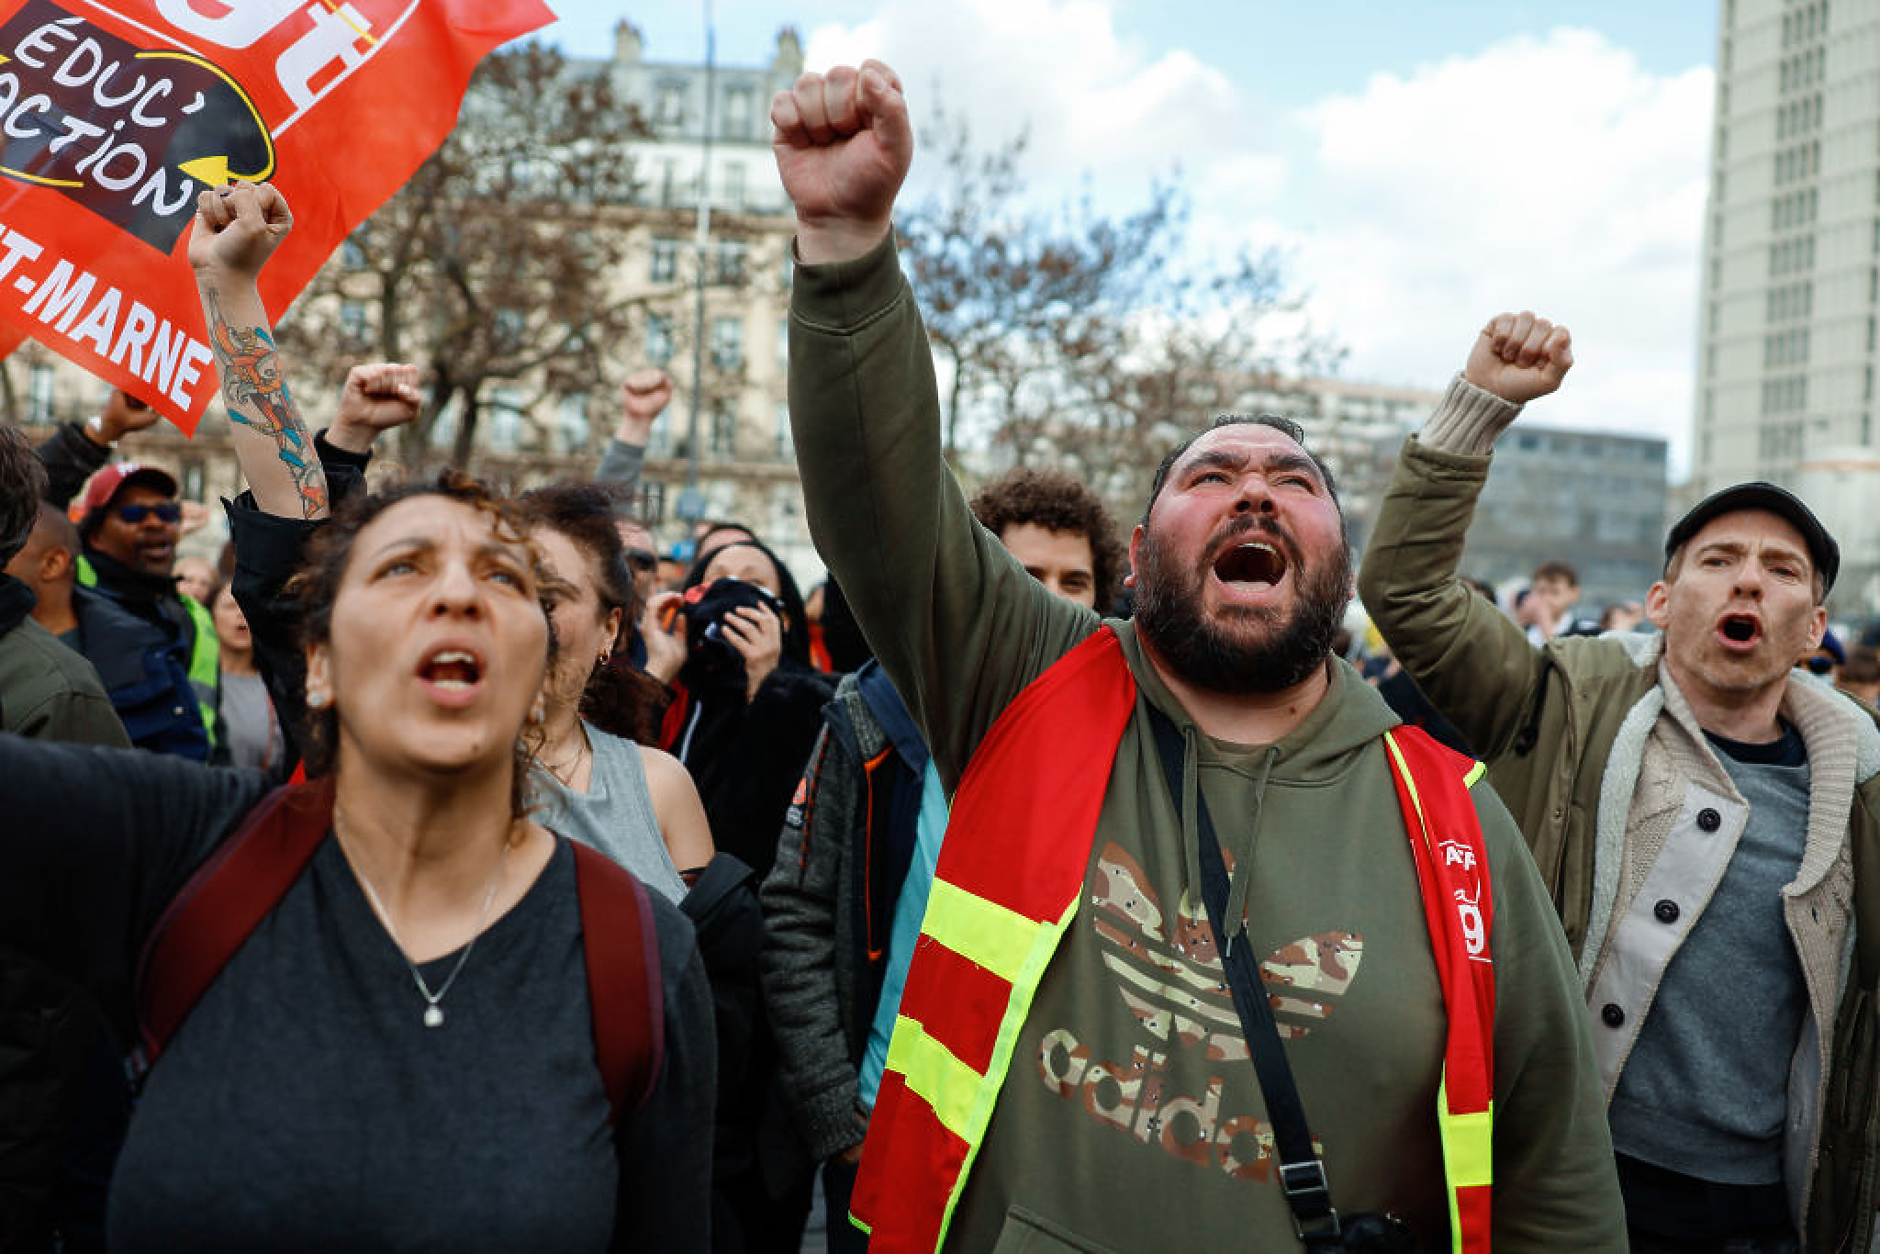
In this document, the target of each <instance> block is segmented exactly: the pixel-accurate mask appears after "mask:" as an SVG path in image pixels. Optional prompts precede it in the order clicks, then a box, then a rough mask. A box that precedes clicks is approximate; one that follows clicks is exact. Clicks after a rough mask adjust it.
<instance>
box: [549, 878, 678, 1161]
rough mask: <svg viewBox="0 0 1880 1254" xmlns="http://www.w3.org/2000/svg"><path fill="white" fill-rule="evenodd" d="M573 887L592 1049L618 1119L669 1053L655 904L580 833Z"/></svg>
mask: <svg viewBox="0 0 1880 1254" xmlns="http://www.w3.org/2000/svg"><path fill="white" fill-rule="evenodd" d="M569 843H570V844H571V845H572V846H573V848H574V876H575V886H576V891H577V893H578V894H579V895H580V900H581V944H582V948H583V949H584V950H585V951H586V956H587V978H588V1008H589V1009H588V1013H589V1014H590V1015H591V1016H592V1017H593V1020H594V1056H595V1058H596V1059H597V1060H598V1062H599V1064H600V1069H601V1083H602V1084H603V1085H604V1086H605V1087H606V1089H607V1105H608V1107H609V1108H610V1109H611V1111H612V1114H613V1122H614V1124H615V1125H616V1126H618V1125H619V1123H620V1117H621V1115H622V1114H623V1113H625V1114H628V1115H632V1114H636V1113H638V1112H639V1110H640V1108H641V1107H643V1106H645V1105H646V1100H647V1098H649V1097H651V1096H652V1094H653V1086H654V1085H655V1084H657V1083H658V1082H659V1073H660V1071H661V1069H662V1068H663V1066H664V1064H665V1061H666V1004H665V1002H666V994H665V981H664V980H663V979H662V977H661V975H660V969H659V936H658V934H657V932H656V931H655V929H654V925H653V904H652V902H651V901H649V900H648V899H647V895H646V885H644V884H642V883H641V882H640V880H639V878H638V877H637V876H635V875H634V874H632V873H631V872H629V871H628V870H626V868H624V867H622V866H620V865H619V864H618V863H616V862H613V861H612V860H610V859H609V858H608V857H607V855H605V854H602V853H598V852H596V851H595V850H593V849H590V848H588V847H587V846H586V845H583V844H581V843H579V842H577V841H571V842H569Z"/></svg>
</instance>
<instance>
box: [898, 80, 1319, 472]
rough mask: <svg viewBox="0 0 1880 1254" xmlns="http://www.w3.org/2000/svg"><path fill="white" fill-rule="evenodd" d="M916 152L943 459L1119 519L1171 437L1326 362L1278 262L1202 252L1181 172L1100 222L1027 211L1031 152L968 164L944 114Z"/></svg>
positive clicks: (917, 267) (1092, 211) (914, 224)
mask: <svg viewBox="0 0 1880 1254" xmlns="http://www.w3.org/2000/svg"><path fill="white" fill-rule="evenodd" d="M922 145H923V148H924V149H926V150H927V151H930V152H937V153H938V154H939V161H938V164H939V167H940V168H941V169H942V171H943V174H942V176H941V181H940V183H939V185H938V186H937V187H936V188H935V190H933V191H931V192H930V193H928V194H927V195H926V196H924V197H923V198H921V199H919V200H918V201H917V202H916V203H915V204H914V205H913V206H911V208H908V209H906V210H904V211H903V212H902V213H901V214H900V215H899V218H898V225H899V228H900V230H901V233H902V249H903V255H904V258H905V260H906V264H907V266H908V269H909V272H910V277H911V279H912V281H913V286H914V290H915V292H916V293H917V294H918V296H919V298H920V300H921V302H922V306H923V313H924V315H925V317H926V320H927V327H928V335H929V338H930V339H931V341H932V342H933V344H934V345H935V346H936V348H937V349H938V350H939V351H940V352H941V353H943V354H944V355H945V356H946V358H947V359H948V361H949V364H950V365H951V366H952V375H953V377H952V383H951V387H950V389H949V395H948V398H947V416H946V445H947V451H948V455H949V456H955V457H956V456H957V453H958V450H959V448H960V447H961V444H962V443H963V442H965V441H967V440H968V439H982V440H986V441H989V442H990V443H991V444H992V445H994V446H997V447H999V448H1001V449H1003V450H1004V451H1005V452H1007V453H1008V454H1009V455H1010V457H1011V458H1012V459H1013V460H1014V461H1016V462H1019V463H1025V462H1027V461H1032V460H1036V459H1039V458H1045V459H1048V460H1051V461H1054V462H1056V463H1058V464H1061V465H1064V466H1065V467H1066V468H1068V469H1072V470H1074V471H1076V472H1077V473H1079V474H1081V475H1082V476H1083V477H1084V478H1085V479H1086V480H1087V481H1088V482H1090V483H1091V484H1092V485H1093V486H1095V487H1097V488H1098V490H1100V491H1102V492H1103V493H1104V494H1105V495H1107V496H1109V497H1111V498H1112V499H1113V500H1114V501H1116V502H1118V503H1119V504H1124V505H1126V506H1129V507H1133V506H1134V505H1135V503H1136V502H1138V501H1140V499H1141V496H1142V494H1143V492H1145V491H1146V489H1147V486H1148V480H1149V476H1150V474H1151V473H1152V472H1153V470H1154V467H1155V463H1156V460H1157V458H1158V457H1159V455H1160V453H1161V451H1162V450H1163V449H1164V448H1165V447H1166V446H1167V445H1168V444H1169V443H1170V442H1171V441H1172V440H1173V439H1174V438H1175V437H1176V435H1177V434H1178V433H1180V432H1184V431H1187V430H1191V429H1193V428H1194V427H1195V426H1198V425H1200V424H1201V423H1204V422H1206V421H1207V420H1208V419H1209V418H1211V417H1212V416H1213V415H1214V414H1217V413H1221V412H1225V411H1228V410H1231V409H1234V408H1236V407H1237V406H1239V405H1240V404H1242V402H1243V401H1244V399H1245V398H1246V397H1248V396H1250V395H1274V394H1284V393H1285V392H1286V391H1288V390H1289V389H1290V388H1291V387H1292V386H1293V384H1294V382H1295V381H1296V380H1298V379H1299V378H1300V377H1301V376H1303V375H1305V374H1308V373H1311V372H1315V371H1320V370H1323V369H1326V368H1329V366H1330V365H1331V364H1332V363H1333V362H1335V361H1336V360H1337V357H1338V353H1337V350H1336V349H1335V347H1334V346H1333V345H1332V343H1331V342H1330V341H1329V340H1328V339H1327V338H1325V337H1324V336H1322V335H1320V334H1318V333H1317V332H1315V331H1314V330H1312V328H1311V327H1310V326H1309V324H1308V323H1307V322H1306V320H1305V318H1304V317H1303V314H1302V312H1301V297H1300V295H1299V294H1298V293H1297V292H1295V291H1293V290H1292V289H1291V288H1290V287H1289V285H1288V284H1287V282H1286V279H1285V273H1284V268H1283V265H1282V261H1281V258H1280V257H1279V256H1278V255H1277V254H1276V253H1274V252H1271V251H1269V252H1265V253H1255V252H1252V251H1249V250H1245V249H1242V250H1239V251H1236V252H1234V253H1232V254H1230V255H1228V256H1227V257H1226V259H1225V260H1224V261H1222V260H1220V259H1217V258H1216V257H1214V256H1212V255H1211V254H1208V253H1207V251H1206V250H1204V249H1202V248H1200V247H1198V246H1197V245H1196V242H1195V241H1194V239H1193V236H1192V234H1191V232H1190V223H1191V212H1192V206H1191V202H1190V199H1189V197H1188V195H1187V193H1186V191H1185V189H1184V187H1183V184H1182V181H1181V178H1180V176H1179V174H1172V175H1170V176H1169V177H1167V178H1165V179H1160V180H1157V181H1155V182H1153V183H1152V184H1151V186H1150V188H1149V195H1148V200H1147V203H1146V204H1145V205H1144V206H1143V207H1142V208H1140V209H1138V210H1136V211H1135V212H1132V213H1128V214H1124V215H1120V216H1111V215H1108V214H1105V213H1102V212H1100V211H1098V210H1097V208H1096V207H1095V206H1094V204H1093V203H1092V202H1091V200H1090V198H1089V197H1088V196H1085V197H1084V198H1082V199H1081V200H1078V201H1076V202H1074V203H1072V204H1069V205H1067V206H1064V207H1061V208H1059V209H1057V210H1054V211H1053V210H1041V209H1039V208H1037V207H1035V206H1032V205H1029V204H1027V203H1026V202H1025V200H1024V199H1023V171H1024V164H1025V152H1026V147H1027V140H1026V137H1025V136H1024V135H1023V134H1021V135H1019V136H1017V137H1016V138H1014V139H1012V140H1009V141H1007V142H1006V143H1005V144H1003V145H1001V146H999V147H997V148H995V149H992V150H990V151H985V150H981V149H979V148H976V147H975V146H974V144H973V142H972V139H971V136H970V135H969V133H968V129H967V127H966V125H965V124H964V122H963V121H961V120H959V119H957V118H955V117H953V116H951V115H948V114H946V113H944V112H942V113H941V114H940V115H939V117H938V119H937V121H936V123H935V124H934V126H933V127H931V128H930V134H928V135H925V136H923V138H922Z"/></svg>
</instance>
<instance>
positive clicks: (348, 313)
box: [339, 300, 370, 340]
mask: <svg viewBox="0 0 1880 1254" xmlns="http://www.w3.org/2000/svg"><path fill="white" fill-rule="evenodd" d="M367 322H368V320H367V318H366V304H365V302H364V301H361V300H343V301H341V302H340V303H339V325H340V329H341V330H342V331H344V332H345V333H346V338H347V339H351V340H363V339H365V338H366V335H367V334H368V332H369V330H370V328H369V326H368V324H367Z"/></svg>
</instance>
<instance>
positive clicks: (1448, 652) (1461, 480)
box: [1358, 381, 1546, 761]
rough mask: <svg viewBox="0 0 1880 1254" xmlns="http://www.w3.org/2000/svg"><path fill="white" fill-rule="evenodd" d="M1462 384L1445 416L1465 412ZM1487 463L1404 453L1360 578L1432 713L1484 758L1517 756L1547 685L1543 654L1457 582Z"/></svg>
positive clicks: (1415, 445) (1413, 443)
mask: <svg viewBox="0 0 1880 1254" xmlns="http://www.w3.org/2000/svg"><path fill="white" fill-rule="evenodd" d="M1458 387H1467V385H1466V384H1462V383H1460V381H1458V383H1457V385H1455V386H1452V387H1451V389H1450V394H1449V396H1446V397H1445V398H1444V400H1443V403H1442V406H1440V407H1439V408H1438V411H1437V417H1436V418H1433V419H1432V422H1433V423H1435V422H1437V421H1439V420H1440V419H1441V418H1442V417H1443V416H1444V411H1445V409H1446V408H1448V407H1451V406H1452V405H1454V404H1456V403H1458V402H1457V401H1456V399H1455V398H1456V396H1457V389H1458ZM1487 478H1488V457H1487V456H1486V455H1481V456H1476V455H1470V454H1466V453H1458V452H1446V451H1443V450H1441V449H1438V448H1434V447H1431V446H1430V445H1428V444H1426V443H1424V442H1423V440H1421V439H1419V438H1418V437H1417V436H1411V437H1410V438H1409V440H1407V441H1406V442H1405V444H1404V450H1403V456H1402V457H1401V458H1399V459H1398V462H1397V471H1396V474H1395V475H1394V476H1393V477H1392V479H1391V483H1390V488H1389V490H1388V491H1386V492H1385V494H1384V499H1383V501H1382V502H1381V503H1380V504H1379V506H1378V511H1377V523H1376V525H1375V526H1374V527H1373V528H1372V536H1371V543H1370V546H1369V547H1368V548H1367V549H1366V550H1365V554H1364V564H1363V565H1362V566H1361V567H1360V568H1359V571H1358V595H1359V596H1360V597H1361V598H1362V599H1363V601H1364V608H1365V612H1366V613H1368V614H1369V615H1370V616H1371V621H1372V622H1373V623H1375V624H1376V626H1377V630H1378V633H1379V634H1380V635H1382V636H1383V637H1384V642H1385V643H1386V644H1388V645H1389V646H1390V651H1391V653H1392V654H1394V655H1395V656H1396V658H1397V660H1398V661H1399V662H1401V663H1402V664H1403V668H1404V669H1405V670H1406V671H1408V672H1409V673H1410V677H1411V678H1412V679H1414V680H1416V684H1417V687H1418V688H1420V689H1422V690H1423V693H1424V695H1425V696H1427V697H1428V698H1429V699H1430V702H1431V704H1433V705H1435V707H1436V708H1437V709H1438V710H1441V711H1442V713H1443V717H1445V718H1447V719H1448V720H1449V721H1450V722H1451V723H1454V724H1455V726H1456V730H1458V731H1460V732H1461V733H1462V734H1463V736H1464V737H1465V738H1466V739H1467V740H1468V742H1469V744H1470V745H1471V746H1472V747H1473V748H1474V750H1475V752H1476V753H1477V754H1478V755H1480V756H1481V757H1482V758H1484V759H1486V760H1489V761H1493V760H1495V759H1496V758H1499V757H1501V756H1502V755H1503V754H1504V753H1505V752H1506V751H1507V749H1508V748H1509V746H1510V744H1511V742H1512V741H1513V739H1514V737H1515V735H1516V734H1517V733H1518V732H1519V731H1520V729H1521V727H1522V726H1523V724H1524V722H1525V721H1526V719H1527V716H1528V713H1529V711H1530V708H1531V707H1532V704H1533V701H1534V698H1535V694H1536V693H1537V691H1538V690H1539V687H1540V684H1541V681H1542V679H1543V678H1544V676H1545V669H1546V668H1545V664H1544V661H1543V658H1542V654H1541V651H1540V650H1539V649H1537V648H1536V647H1535V646H1534V645H1533V644H1531V643H1529V641H1528V638H1527V636H1526V634H1525V633H1523V632H1522V630H1521V628H1520V627H1518V626H1516V625H1515V623H1514V622H1513V621H1512V620H1510V619H1509V618H1508V617H1507V615H1505V614H1503V613H1502V612H1501V611H1500V610H1499V609H1498V608H1496V607H1495V606H1494V605H1492V604H1490V603H1489V602H1488V601H1486V600H1484V599H1483V598H1482V597H1480V596H1479V595H1477V594H1476V593H1474V592H1473V591H1471V590H1470V589H1469V587H1468V585H1466V584H1464V583H1463V582H1462V581H1461V579H1459V578H1458V570H1457V568H1458V567H1459V566H1460V564H1461V562H1462V543H1463V537H1464V534H1465V533H1466V532H1467V531H1468V529H1469V520H1470V519H1471V518H1472V517H1473V516H1474V514H1475V500H1476V496H1477V495H1478V494H1479V493H1480V492H1481V490H1482V484H1483V483H1484V482H1485V481H1486V480H1487Z"/></svg>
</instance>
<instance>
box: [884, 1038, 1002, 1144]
mask: <svg viewBox="0 0 1880 1254" xmlns="http://www.w3.org/2000/svg"><path fill="white" fill-rule="evenodd" d="M887 1069H888V1070H889V1071H893V1072H897V1073H899V1074H900V1076H901V1079H902V1080H903V1081H904V1082H905V1083H906V1084H907V1089H908V1092H910V1093H913V1094H914V1095H915V1096H916V1097H918V1098H920V1099H921V1100H922V1101H924V1102H926V1103H927V1104H928V1105H929V1106H931V1107H933V1113H934V1117H935V1118H937V1119H939V1120H940V1125H941V1126H942V1127H944V1128H945V1129H946V1130H947V1131H949V1132H951V1133H952V1134H953V1135H954V1136H957V1137H959V1138H960V1139H961V1140H965V1141H970V1140H972V1139H973V1138H972V1136H971V1135H970V1133H971V1132H972V1125H971V1124H970V1123H969V1122H968V1118H969V1116H970V1115H971V1114H972V1109H973V1098H974V1097H975V1096H976V1095H977V1094H978V1092H979V1086H980V1085H981V1084H982V1083H983V1082H984V1080H985V1077H984V1076H982V1075H980V1074H979V1073H978V1072H977V1071H974V1070H973V1069H972V1068H971V1067H969V1066H967V1065H966V1064H965V1063H963V1062H961V1061H960V1060H959V1059H957V1058H955V1057H954V1056H953V1051H952V1050H950V1049H948V1048H947V1047H946V1046H945V1045H943V1044H941V1043H940V1042H939V1041H937V1040H935V1039H934V1038H933V1037H931V1036H928V1035H927V1029H926V1028H924V1027H922V1026H921V1025H920V1023H919V1022H917V1021H916V1020H913V1019H910V1018H908V1017H907V1016H906V1015H896V1016H895V1017H894V1035H893V1036H891V1037H889V1038H888V1062H887Z"/></svg>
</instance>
